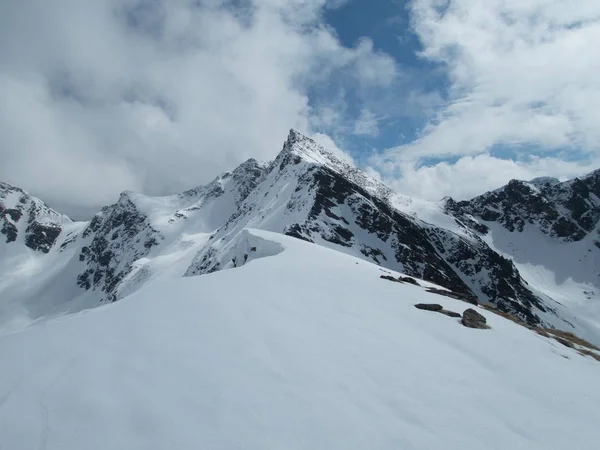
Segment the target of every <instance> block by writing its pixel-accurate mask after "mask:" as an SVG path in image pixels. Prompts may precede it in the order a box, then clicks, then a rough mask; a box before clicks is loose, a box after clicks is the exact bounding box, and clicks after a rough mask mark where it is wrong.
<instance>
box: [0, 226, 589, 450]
mask: <svg viewBox="0 0 600 450" xmlns="http://www.w3.org/2000/svg"><path fill="white" fill-rule="evenodd" d="M243 235H244V237H245V239H246V241H245V242H247V243H248V242H249V243H250V244H249V245H252V246H256V247H257V248H256V250H255V251H256V252H257V253H259V254H261V255H262V256H263V257H262V258H260V259H255V260H252V261H249V262H248V263H247V264H245V265H244V266H243V267H238V268H235V269H230V270H222V271H219V272H215V273H211V274H208V275H204V276H201V277H190V278H183V279H182V278H179V279H170V280H167V279H164V280H155V281H153V282H152V283H150V284H147V285H146V287H144V288H143V289H141V290H139V291H137V292H136V293H135V294H133V295H131V296H129V297H127V298H126V299H123V300H122V301H120V302H117V303H114V304H110V305H107V306H105V307H103V308H96V309H91V310H87V311H83V312H80V313H78V314H73V315H70V316H66V317H63V318H60V319H56V320H53V321H48V322H44V323H39V324H36V325H33V326H31V327H29V328H27V329H24V330H22V331H20V332H16V333H12V334H5V335H3V336H0V360H1V361H2V367H3V368H2V370H1V371H0V448H3V449H10V450H21V449H22V450H25V449H27V450H29V449H32V448H33V449H35V448H37V449H45V450H55V449H56V450H57V449H68V450H71V449H73V450H74V449H82V448H85V449H88V450H94V449H102V450H105V449H112V450H117V449H127V450H134V449H140V450H142V449H143V450H150V449H157V450H158V449H161V450H162V449H165V448H175V449H179V450H185V449H199V448H206V449H239V448H249V449H282V448H285V449H344V450H346V449H366V448H370V449H400V448H401V449H404V450H410V449H445V450H451V449H460V450H464V449H478V450H485V449H502V450H504V449H508V448H511V449H512V448H519V449H540V450H541V449H543V450H552V449H556V450H559V449H561V450H562V449H566V448H573V449H578V450H588V449H589V450H592V449H596V448H598V442H600V429H599V428H598V426H597V425H598V423H600V408H598V405H599V404H600V376H599V375H600V364H599V363H598V362H597V361H595V360H593V359H591V358H589V357H584V356H581V355H579V354H578V353H576V352H575V351H574V350H572V349H569V348H566V347H563V346H561V345H560V344H558V343H557V342H556V341H552V340H548V339H546V338H543V337H541V336H539V335H537V334H535V333H533V332H531V331H529V330H527V329H526V328H523V327H521V326H518V325H516V324H514V323H513V322H510V321H508V320H505V319H503V318H501V317H499V316H495V315H493V314H490V313H489V312H486V311H483V310H482V312H483V314H484V315H486V316H487V319H488V323H489V324H490V325H491V329H490V330H474V329H468V328H465V327H463V326H462V325H460V324H459V322H458V320H457V319H452V318H450V317H447V316H444V315H441V314H437V313H433V312H428V311H421V310H417V309H415V308H414V307H413V304H414V303H417V302H436V303H440V304H442V305H444V307H446V308H447V309H450V310H455V311H459V312H462V311H463V310H464V309H465V308H466V307H469V306H470V305H468V304H466V303H464V302H460V301H458V300H453V299H449V298H446V297H442V296H438V295H435V294H431V293H427V292H426V291H425V290H424V289H423V288H422V287H419V286H413V285H410V284H401V283H392V282H389V281H386V280H382V279H380V278H379V276H380V275H381V274H382V273H383V272H387V271H385V270H384V269H382V268H380V267H378V266H376V265H374V264H372V263H369V262H366V261H364V260H360V259H356V258H354V257H352V256H348V255H344V254H342V253H339V252H335V251H332V250H330V249H327V248H324V247H320V246H317V245H314V244H310V243H306V242H303V241H301V240H297V239H293V238H290V237H286V236H282V235H278V234H274V233H269V232H265V231H258V230H246V231H244V233H243ZM263 250H264V251H263Z"/></svg>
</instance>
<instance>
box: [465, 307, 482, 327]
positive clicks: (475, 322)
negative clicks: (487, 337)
mask: <svg viewBox="0 0 600 450" xmlns="http://www.w3.org/2000/svg"><path fill="white" fill-rule="evenodd" d="M486 322H487V320H486V318H485V317H484V316H482V315H481V314H479V313H478V312H477V311H475V310H474V309H472V308H469V309H466V310H465V312H464V313H463V315H462V322H461V323H462V324H463V325H464V326H465V327H467V328H479V329H487V328H489V326H487V324H486Z"/></svg>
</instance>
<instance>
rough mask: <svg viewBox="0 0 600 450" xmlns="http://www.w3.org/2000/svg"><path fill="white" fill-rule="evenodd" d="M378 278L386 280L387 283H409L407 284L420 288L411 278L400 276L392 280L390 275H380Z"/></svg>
mask: <svg viewBox="0 0 600 450" xmlns="http://www.w3.org/2000/svg"><path fill="white" fill-rule="evenodd" d="M379 278H382V279H384V280H388V281H394V282H396V283H409V284H414V285H415V286H421V285H420V284H419V282H418V281H417V280H415V279H414V278H411V277H402V276H400V277H398V278H394V277H393V276H391V275H381V276H380V277H379Z"/></svg>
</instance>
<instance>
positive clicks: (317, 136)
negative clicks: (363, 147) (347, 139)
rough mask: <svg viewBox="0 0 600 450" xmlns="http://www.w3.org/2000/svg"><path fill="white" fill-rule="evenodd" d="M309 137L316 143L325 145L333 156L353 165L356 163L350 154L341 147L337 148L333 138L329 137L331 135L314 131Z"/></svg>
mask: <svg viewBox="0 0 600 450" xmlns="http://www.w3.org/2000/svg"><path fill="white" fill-rule="evenodd" d="M311 138H312V139H313V140H314V141H315V142H316V143H317V144H320V145H322V146H323V147H325V148H326V149H327V150H329V151H330V152H331V153H333V154H334V155H335V156H337V157H338V158H340V159H341V160H343V161H346V162H348V163H350V164H352V165H354V166H355V165H356V163H355V161H354V159H353V158H352V156H350V155H349V154H348V153H346V152H345V151H343V150H342V149H341V148H339V147H338V146H337V144H336V143H335V142H334V140H333V139H331V137H329V136H328V135H326V134H323V133H314V134H312V135H311Z"/></svg>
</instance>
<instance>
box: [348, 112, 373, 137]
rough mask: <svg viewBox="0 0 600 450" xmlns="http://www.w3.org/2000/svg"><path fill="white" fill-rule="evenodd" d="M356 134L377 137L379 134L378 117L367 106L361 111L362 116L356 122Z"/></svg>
mask: <svg viewBox="0 0 600 450" xmlns="http://www.w3.org/2000/svg"><path fill="white" fill-rule="evenodd" d="M353 133H354V134H356V135H359V136H372V137H375V136H377V135H378V134H379V124H378V122H377V117H376V116H375V114H373V113H372V112H371V111H369V110H368V109H366V108H363V110H362V111H361V112H360V116H359V117H358V118H357V119H356V122H354V131H353Z"/></svg>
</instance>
